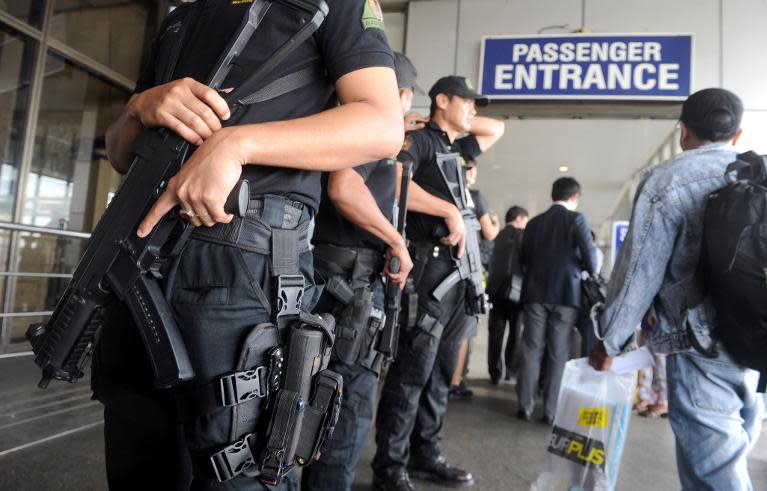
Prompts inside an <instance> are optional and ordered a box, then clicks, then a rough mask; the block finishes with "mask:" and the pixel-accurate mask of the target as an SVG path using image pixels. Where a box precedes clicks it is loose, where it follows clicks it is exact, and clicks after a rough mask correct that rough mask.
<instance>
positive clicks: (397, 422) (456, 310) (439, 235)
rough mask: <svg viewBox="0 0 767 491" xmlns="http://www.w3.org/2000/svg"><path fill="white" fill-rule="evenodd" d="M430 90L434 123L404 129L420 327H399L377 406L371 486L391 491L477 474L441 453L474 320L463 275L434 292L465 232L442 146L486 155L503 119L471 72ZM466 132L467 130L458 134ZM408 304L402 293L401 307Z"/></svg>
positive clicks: (464, 481) (451, 267)
mask: <svg viewBox="0 0 767 491" xmlns="http://www.w3.org/2000/svg"><path fill="white" fill-rule="evenodd" d="M429 96H430V97H431V101H432V102H431V111H430V121H429V123H428V124H427V126H426V127H425V128H424V129H421V130H418V131H413V132H410V133H408V134H407V135H406V137H405V142H404V146H403V148H402V151H401V152H400V154H399V156H398V157H397V160H399V161H400V162H407V161H410V162H412V163H413V166H414V174H413V182H412V183H411V191H410V196H409V197H408V211H409V212H410V213H408V219H407V220H408V221H407V232H408V239H409V240H410V242H411V245H410V255H411V257H412V258H413V262H414V267H413V271H412V272H411V278H412V280H413V282H414V285H415V292H414V293H415V294H417V298H418V306H417V310H418V311H417V312H416V313H412V312H407V314H408V315H403V317H402V318H403V321H404V320H405V319H406V318H408V317H410V318H414V320H415V322H414V324H415V325H413V326H407V327H406V326H403V329H402V331H401V332H400V342H399V348H398V355H397V359H396V360H395V361H394V363H393V364H392V366H391V367H390V369H389V372H388V374H387V376H386V381H385V382H384V387H383V392H382V395H381V400H380V403H379V406H378V416H377V419H376V443H377V452H376V456H375V458H374V460H373V464H372V466H373V472H374V480H373V485H374V488H375V489H378V490H385V491H389V490H397V491H399V490H412V489H414V488H413V486H412V484H411V482H410V479H409V475H412V476H413V477H416V478H423V479H427V480H431V481H434V482H437V483H441V484H444V485H448V486H470V485H471V484H473V482H474V479H473V477H472V476H471V474H470V473H468V472H466V471H464V470H461V469H458V468H456V467H453V466H451V465H449V464H448V463H447V462H446V460H445V457H444V456H443V455H442V426H443V418H444V413H445V409H446V405H447V395H448V389H449V386H450V380H451V378H452V375H453V371H454V369H455V364H456V361H457V352H458V348H459V346H460V343H461V339H462V337H463V336H462V335H463V330H464V327H465V326H466V320H467V308H466V290H467V288H466V285H465V284H464V282H458V283H456V284H455V285H454V286H453V287H452V288H450V289H449V290H448V291H447V292H446V293H445V295H444V296H443V297H442V298H441V300H440V301H437V300H435V299H433V298H432V296H431V295H432V293H433V292H434V290H435V288H436V287H437V286H438V285H440V284H441V283H442V281H443V280H444V279H445V278H447V277H448V276H449V275H450V274H451V273H453V272H454V271H455V269H456V267H457V266H456V262H455V260H454V258H455V257H457V256H460V255H462V254H463V249H464V239H465V237H464V236H465V234H466V229H465V227H464V221H463V217H462V215H461V212H460V210H459V209H458V208H457V206H456V205H455V204H454V201H453V199H452V197H451V190H450V189H449V188H448V184H447V183H446V182H445V180H444V179H443V177H442V176H441V173H440V167H438V163H437V154H438V153H441V154H450V153H454V152H465V153H469V154H472V155H474V156H476V155H479V154H480V153H481V152H482V151H483V150H486V149H487V148H489V147H490V146H491V145H493V144H494V143H495V142H496V141H497V140H498V139H499V138H500V137H501V136H502V134H503V130H504V124H503V123H502V122H501V121H497V120H493V119H489V118H483V117H477V116H476V109H475V103H476V102H479V103H480V104H482V103H486V102H487V101H486V99H483V98H482V96H481V95H479V94H478V93H477V92H475V91H474V89H473V87H472V85H471V82H470V81H469V80H467V79H465V78H464V77H458V76H449V77H444V78H441V79H440V80H438V81H437V83H436V84H434V86H433V87H432V89H431V90H430V91H429ZM464 132H468V133H469V135H468V136H465V137H463V138H460V139H457V140H456V137H457V136H458V135H459V134H461V133H464ZM412 293H413V292H411V294H412ZM407 303H408V302H406V301H405V299H403V305H406V304H407ZM403 314H404V312H403ZM413 314H415V315H413Z"/></svg>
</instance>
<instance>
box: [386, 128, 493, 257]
mask: <svg viewBox="0 0 767 491" xmlns="http://www.w3.org/2000/svg"><path fill="white" fill-rule="evenodd" d="M437 153H461V154H463V155H467V156H471V157H476V156H478V155H479V154H481V153H482V150H481V149H480V148H479V142H477V139H476V137H474V135H468V136H465V137H463V138H459V139H457V140H455V141H454V142H453V143H450V139H449V138H448V136H447V133H445V132H444V131H442V129H441V128H440V127H439V126H437V125H436V124H434V123H432V122H429V123H428V124H427V125H426V127H425V128H423V129H420V130H416V131H411V132H408V133H407V135H406V136H405V144H404V145H403V147H402V150H401V151H400V153H399V155H398V156H397V160H399V161H400V162H412V163H413V182H415V183H416V184H418V185H419V186H421V187H422V188H423V189H424V190H425V191H427V192H428V193H430V194H433V195H434V196H437V197H438V198H442V199H444V200H446V201H449V202H451V203H452V202H453V198H452V197H451V194H450V190H449V189H448V187H447V185H446V184H445V181H444V180H443V178H442V175H441V173H440V171H439V169H438V168H437V161H436V155H437ZM440 230H441V231H443V232H446V231H447V229H446V228H445V221H444V220H443V219H442V218H440V217H435V216H432V215H425V214H423V213H416V212H408V214H407V236H408V239H410V240H413V241H416V242H419V241H426V242H436V241H437V239H438V238H439V237H438V232H439V231H440Z"/></svg>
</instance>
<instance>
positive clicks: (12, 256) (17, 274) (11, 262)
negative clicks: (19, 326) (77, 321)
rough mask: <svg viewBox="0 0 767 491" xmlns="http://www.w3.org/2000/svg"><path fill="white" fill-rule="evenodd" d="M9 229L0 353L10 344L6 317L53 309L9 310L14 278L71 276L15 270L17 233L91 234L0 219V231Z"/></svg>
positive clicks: (0, 315)
mask: <svg viewBox="0 0 767 491" xmlns="http://www.w3.org/2000/svg"><path fill="white" fill-rule="evenodd" d="M2 230H7V231H10V232H11V234H10V247H9V254H8V257H7V261H8V269H9V271H0V280H1V281H5V295H4V299H3V309H2V311H0V353H3V352H5V351H7V348H8V346H9V345H10V333H9V326H8V323H7V320H8V319H15V318H23V317H45V316H49V315H51V314H52V313H53V311H26V312H14V311H9V310H8V309H11V308H12V307H10V306H12V305H13V303H14V297H15V293H16V284H15V283H16V282H15V280H16V278H24V277H26V278H62V279H63V278H71V277H72V274H71V273H40V272H25V271H16V267H17V257H16V256H17V255H18V246H17V245H16V244H17V240H18V238H19V237H18V235H19V234H22V233H24V234H40V235H50V236H55V237H67V238H72V239H83V240H87V239H88V238H90V236H91V234H89V233H86V232H77V231H74V230H62V229H56V228H49V227H37V226H34V225H23V224H20V223H13V222H3V221H0V231H2Z"/></svg>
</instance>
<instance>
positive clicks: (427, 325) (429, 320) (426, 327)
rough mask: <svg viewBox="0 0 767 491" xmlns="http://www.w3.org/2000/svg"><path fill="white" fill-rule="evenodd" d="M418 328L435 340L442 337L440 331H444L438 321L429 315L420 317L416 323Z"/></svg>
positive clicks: (443, 327)
mask: <svg viewBox="0 0 767 491" xmlns="http://www.w3.org/2000/svg"><path fill="white" fill-rule="evenodd" d="M418 327H419V328H420V329H421V330H423V331H425V332H427V333H429V334H431V335H432V336H434V337H435V338H439V337H440V336H442V331H443V330H444V329H445V326H443V325H442V323H441V322H439V320H438V319H436V318H434V317H432V316H430V315H429V314H424V315H422V316H421V318H420V320H419V321H418Z"/></svg>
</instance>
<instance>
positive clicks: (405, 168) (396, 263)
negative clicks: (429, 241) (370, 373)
mask: <svg viewBox="0 0 767 491" xmlns="http://www.w3.org/2000/svg"><path fill="white" fill-rule="evenodd" d="M412 173H413V163H412V162H406V163H404V164H402V181H400V182H401V183H400V188H399V204H398V207H397V232H399V233H400V235H401V236H402V238H403V239H404V238H405V226H406V223H405V222H406V221H407V220H406V217H407V195H408V192H409V190H410V179H411V177H412ZM389 270H390V271H391V272H392V273H399V270H400V259H399V258H398V257H396V256H394V257H392V258H391V261H390V262H389ZM401 303H402V290H401V289H400V287H399V285H398V284H397V283H395V282H393V281H391V280H389V281H387V282H386V306H385V311H386V320H385V321H384V328H383V330H382V331H381V338H380V340H379V344H378V352H379V353H381V354H382V355H384V356H385V357H386V358H387V359H389V360H393V359H394V358H396V357H397V342H398V339H399V312H400V309H401V307H402V306H401Z"/></svg>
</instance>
